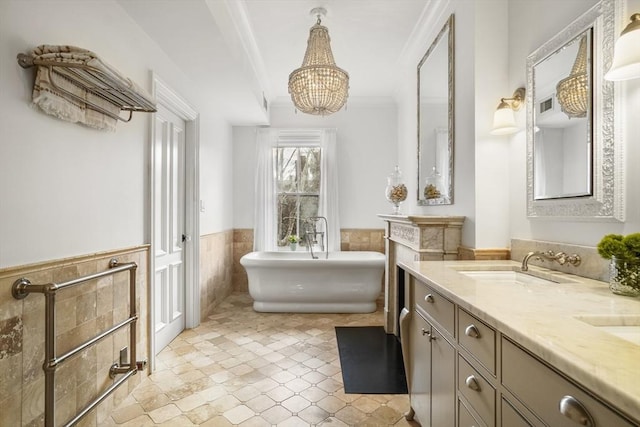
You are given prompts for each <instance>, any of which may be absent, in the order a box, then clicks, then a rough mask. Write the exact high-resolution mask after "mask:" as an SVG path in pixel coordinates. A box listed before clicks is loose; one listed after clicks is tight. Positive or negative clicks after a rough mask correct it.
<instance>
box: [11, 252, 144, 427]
mask: <svg viewBox="0 0 640 427" xmlns="http://www.w3.org/2000/svg"><path fill="white" fill-rule="evenodd" d="M137 268H138V265H137V264H136V263H135V262H131V263H127V264H119V263H118V260H117V259H115V258H114V259H111V260H110V261H109V270H106V271H103V272H100V273H95V274H90V275H87V276H83V277H79V278H77V279H73V280H69V281H67V282H63V283H46V284H42V285H34V284H32V283H31V282H30V281H29V279H26V278H21V279H18V280H16V281H15V282H14V283H13V287H12V288H11V294H12V295H13V297H14V298H16V299H23V298H25V297H27V295H29V294H30V293H40V294H43V295H44V297H45V344H44V346H45V360H44V364H43V365H42V369H43V370H44V374H45V378H44V384H45V386H44V387H45V401H44V423H45V426H46V427H53V426H54V425H55V387H56V383H55V375H56V369H57V368H58V366H59V365H61V364H62V363H64V362H66V361H67V360H69V359H70V358H71V357H73V356H75V355H77V354H78V353H80V352H81V351H83V350H85V349H86V348H88V347H90V346H92V345H94V344H97V343H98V342H99V341H101V340H102V339H103V338H106V337H107V336H109V335H111V334H113V333H114V332H116V331H118V330H120V329H121V328H123V327H125V326H127V325H131V326H130V327H129V348H130V349H131V358H130V360H132V361H133V360H136V322H137V320H138V314H137V313H136V270H137ZM123 271H129V318H127V319H126V320H123V321H122V322H120V323H118V324H116V325H113V326H112V327H111V328H109V329H107V330H106V331H103V332H101V333H100V334H98V335H96V336H95V337H93V338H91V339H89V340H87V341H86V342H84V343H83V344H80V345H78V346H77V347H75V348H73V349H71V350H69V351H67V352H66V353H64V354H62V355H60V356H58V355H57V354H56V325H55V319H56V305H55V304H56V293H57V292H58V291H59V290H62V289H65V288H70V287H72V286H76V285H79V284H81V283H85V282H88V281H90V280H95V279H99V278H101V277H105V276H110V275H113V274H116V273H119V272H123ZM122 362H123V361H120V363H114V364H113V365H112V366H111V368H110V370H109V377H110V378H111V379H115V377H116V375H118V374H124V376H122V377H121V378H119V379H118V380H117V381H115V382H114V383H113V384H111V385H110V386H109V387H108V388H107V389H105V390H104V391H103V392H102V393H101V394H100V395H98V396H97V397H96V398H95V399H94V400H93V401H92V402H90V403H89V404H88V405H87V406H85V407H84V408H83V409H82V410H81V411H80V412H79V413H78V414H77V415H75V416H74V417H73V418H72V419H71V420H69V421H67V422H66V423H65V424H64V426H65V427H66V426H73V425H75V424H76V423H77V422H78V421H80V419H82V418H83V417H84V416H86V415H87V414H88V413H89V412H90V411H91V410H92V409H94V408H95V407H96V406H98V404H100V403H101V402H102V401H103V400H104V399H106V398H107V397H108V396H109V395H110V394H111V393H113V391H115V389H116V388H118V387H119V386H120V385H121V384H123V383H124V382H125V381H126V380H127V379H129V377H131V376H132V375H135V374H136V373H137V372H138V370H141V369H143V368H144V366H145V365H146V361H136V362H135V363H133V364H132V363H122Z"/></svg>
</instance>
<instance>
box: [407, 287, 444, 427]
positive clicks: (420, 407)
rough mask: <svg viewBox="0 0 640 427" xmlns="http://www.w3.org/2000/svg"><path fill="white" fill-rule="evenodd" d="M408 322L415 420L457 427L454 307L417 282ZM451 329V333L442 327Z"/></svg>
mask: <svg viewBox="0 0 640 427" xmlns="http://www.w3.org/2000/svg"><path fill="white" fill-rule="evenodd" d="M411 300H413V301H414V304H413V305H412V307H411V310H410V314H409V315H408V316H407V317H405V318H404V320H403V322H408V323H409V325H408V330H409V338H408V341H409V345H408V346H404V347H403V348H404V349H406V348H408V349H409V354H410V356H409V360H410V361H411V362H410V363H409V366H407V367H406V368H407V369H406V371H407V373H408V384H409V388H410V390H409V393H410V395H411V406H412V411H413V412H412V414H411V415H409V416H408V418H413V419H414V420H415V421H417V422H419V423H420V425H422V426H424V427H426V426H433V427H447V426H451V427H453V426H454V425H455V413H456V408H455V404H456V385H455V368H456V367H455V360H456V351H455V348H454V345H453V344H452V343H451V342H450V341H451V340H453V337H452V333H453V320H454V306H453V303H451V301H449V300H447V299H446V298H444V297H442V296H441V295H440V294H438V293H437V292H435V291H434V290H433V289H432V288H430V287H428V286H427V285H426V284H424V283H422V282H419V281H415V282H414V284H413V292H412V298H411ZM442 324H445V325H448V327H449V329H447V328H445V327H443V326H442Z"/></svg>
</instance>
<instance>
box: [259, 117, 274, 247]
mask: <svg viewBox="0 0 640 427" xmlns="http://www.w3.org/2000/svg"><path fill="white" fill-rule="evenodd" d="M277 145H278V130H277V129H266V128H261V129H258V132H257V136H256V149H257V156H256V158H257V161H258V164H257V165H256V191H255V194H256V199H255V203H254V224H255V225H254V229H253V250H254V251H275V250H277V246H276V233H277V232H278V228H277V223H276V186H275V179H274V168H273V154H272V149H273V147H275V146H277Z"/></svg>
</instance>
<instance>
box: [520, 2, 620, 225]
mask: <svg viewBox="0 0 640 427" xmlns="http://www.w3.org/2000/svg"><path fill="white" fill-rule="evenodd" d="M617 3H619V2H616V1H615V0H602V1H600V2H599V3H598V4H596V5H595V6H593V7H592V8H591V9H589V10H588V11H587V12H586V13H584V14H583V15H582V16H580V17H579V18H578V19H576V20H575V21H574V22H572V23H571V24H570V25H568V26H567V27H566V28H565V29H564V30H562V31H561V32H560V33H559V34H557V35H556V36H555V37H553V38H552V39H551V40H549V41H548V42H546V43H545V44H543V45H542V46H541V47H540V48H538V49H537V50H536V51H534V52H533V53H532V54H531V55H529V57H528V58H527V95H526V97H527V99H526V101H527V216H529V217H554V218H558V219H562V218H565V219H588V218H591V219H605V220H618V221H623V220H624V189H623V180H622V177H623V171H622V170H623V159H622V158H621V154H622V149H621V146H620V139H619V138H620V136H619V135H618V133H619V132H618V133H617V132H616V129H617V128H618V124H617V121H616V110H617V108H615V107H616V105H617V104H619V99H618V98H619V97H618V96H617V94H616V93H615V86H614V84H613V83H612V82H610V81H606V80H604V74H605V72H606V70H607V69H608V67H609V66H610V64H611V60H612V58H613V46H614V41H615V37H616V31H615V23H616V22H617V17H618V16H619V11H618V10H617V9H618V8H619V6H618V4H617Z"/></svg>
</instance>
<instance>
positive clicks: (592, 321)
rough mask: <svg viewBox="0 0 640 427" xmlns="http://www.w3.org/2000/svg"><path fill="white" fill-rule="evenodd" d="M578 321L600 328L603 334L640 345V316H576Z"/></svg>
mask: <svg viewBox="0 0 640 427" xmlns="http://www.w3.org/2000/svg"><path fill="white" fill-rule="evenodd" d="M575 318H576V319H578V320H580V321H582V322H584V323H587V324H589V325H591V326H593V327H596V328H598V329H599V330H601V331H603V332H607V333H609V334H611V335H615V336H617V337H618V338H622V339H624V340H627V341H630V342H632V343H634V344H637V345H640V315H635V314H629V315H620V316H606V315H602V316H598V315H594V316H576V317H575Z"/></svg>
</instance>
